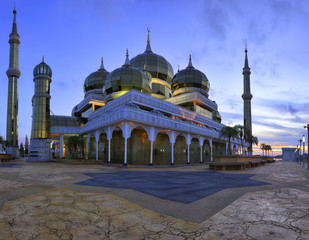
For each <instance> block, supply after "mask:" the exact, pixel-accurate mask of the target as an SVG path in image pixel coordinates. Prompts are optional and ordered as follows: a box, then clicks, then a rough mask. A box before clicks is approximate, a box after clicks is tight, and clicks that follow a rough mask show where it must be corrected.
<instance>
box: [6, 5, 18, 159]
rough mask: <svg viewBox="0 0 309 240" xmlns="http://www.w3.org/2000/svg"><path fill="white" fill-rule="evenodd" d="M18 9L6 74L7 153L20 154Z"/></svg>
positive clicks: (10, 41)
mask: <svg viewBox="0 0 309 240" xmlns="http://www.w3.org/2000/svg"><path fill="white" fill-rule="evenodd" d="M16 13H17V12H16V9H15V7H14V10H13V14H14V20H13V27H12V33H11V34H10V39H9V44H10V62H9V69H8V70H7V71H6V75H7V76H8V79H9V84H8V86H9V89H8V107H7V122H6V141H7V142H8V148H7V153H11V154H14V155H15V156H19V153H18V78H19V77H20V71H19V68H18V65H19V44H20V41H19V35H18V33H17V24H16Z"/></svg>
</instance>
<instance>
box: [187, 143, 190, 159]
mask: <svg viewBox="0 0 309 240" xmlns="http://www.w3.org/2000/svg"><path fill="white" fill-rule="evenodd" d="M187 146H188V162H187V164H190V144H187Z"/></svg>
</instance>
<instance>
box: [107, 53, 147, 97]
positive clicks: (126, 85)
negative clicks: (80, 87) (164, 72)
mask: <svg viewBox="0 0 309 240" xmlns="http://www.w3.org/2000/svg"><path fill="white" fill-rule="evenodd" d="M131 89H136V90H138V91H141V92H145V93H148V94H150V93H151V84H150V80H149V79H148V77H147V75H146V74H145V73H144V72H142V71H140V70H139V69H137V68H134V67H132V66H131V64H130V61H129V55H128V51H127V58H126V61H125V64H124V65H123V66H122V67H121V68H117V69H115V70H114V71H112V72H110V73H109V74H108V75H107V77H106V80H105V84H104V87H103V93H104V94H105V95H106V96H109V95H111V94H112V93H115V92H119V94H118V95H117V96H120V95H121V93H120V92H122V93H125V92H128V91H130V90H131ZM107 98H108V99H110V97H107ZM112 98H114V97H112Z"/></svg>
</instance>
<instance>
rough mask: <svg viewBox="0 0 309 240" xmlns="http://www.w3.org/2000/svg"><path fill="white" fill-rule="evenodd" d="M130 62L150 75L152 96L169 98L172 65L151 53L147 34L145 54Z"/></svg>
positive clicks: (172, 73) (172, 72) (172, 74)
mask: <svg viewBox="0 0 309 240" xmlns="http://www.w3.org/2000/svg"><path fill="white" fill-rule="evenodd" d="M130 62H131V65H132V66H133V67H135V68H138V69H139V70H141V71H143V70H146V71H147V72H149V73H150V74H151V77H152V80H151V84H152V95H153V96H155V97H159V98H168V97H170V94H171V82H172V79H173V76H174V71H173V68H172V65H171V64H170V63H169V62H168V61H167V60H166V59H165V58H164V57H162V56H160V55H158V54H155V53H153V52H152V50H151V47H150V40H149V32H148V40H147V46H146V50H145V52H144V53H142V54H139V55H137V56H136V57H134V58H132V59H131V60H130Z"/></svg>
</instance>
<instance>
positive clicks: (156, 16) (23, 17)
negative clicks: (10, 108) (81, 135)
mask: <svg viewBox="0 0 309 240" xmlns="http://www.w3.org/2000/svg"><path fill="white" fill-rule="evenodd" d="M14 2H15V5H16V10H17V29H18V33H19V35H20V41H21V44H20V51H19V57H20V61H19V64H20V66H19V68H20V71H21V77H20V78H19V142H24V139H25V136H26V135H28V137H29V138H30V131H31V121H32V120H31V114H32V106H31V98H32V96H33V94H34V82H33V73H32V71H33V68H34V67H35V66H36V65H37V64H39V63H40V62H41V60H42V56H44V58H45V62H46V63H47V64H48V65H49V66H50V67H51V68H52V71H53V76H52V83H51V111H52V112H53V113H54V114H56V115H70V114H71V111H72V108H73V107H74V106H75V105H76V104H78V103H79V102H80V101H81V100H82V99H83V97H84V92H83V83H84V80H85V78H86V77H87V76H88V75H89V74H90V73H92V72H94V71H96V70H97V69H98V68H99V67H100V60H101V57H103V58H104V66H105V68H106V69H107V70H108V71H112V70H114V69H116V68H118V67H120V66H121V65H123V63H124V61H125V53H126V49H127V48H128V50H129V55H130V58H132V57H134V56H136V55H138V54H140V53H143V52H144V51H145V47H146V41H147V28H149V29H150V31H151V32H150V41H151V47H152V50H153V52H155V53H157V54H159V55H162V56H163V57H165V59H166V60H168V61H169V62H170V63H171V64H172V66H173V69H174V73H175V72H177V69H178V65H179V66H180V69H183V68H185V67H186V66H187V65H188V58H189V54H191V55H192V63H193V66H194V67H195V68H196V69H199V70H200V71H202V72H204V73H205V74H206V76H207V78H208V80H209V82H210V91H209V98H210V99H212V100H215V101H216V103H217V104H218V110H219V112H220V114H221V117H222V123H223V124H226V125H230V126H234V125H236V124H243V100H242V98H241V95H242V93H243V76H242V68H243V66H244V57H245V55H244V54H245V53H244V49H245V44H246V43H247V48H248V59H249V66H250V68H251V93H252V95H253V99H252V101H251V106H252V122H253V123H252V125H253V126H252V128H253V135H254V136H257V137H258V139H259V143H265V144H268V145H271V146H272V148H273V150H274V155H275V154H281V148H282V147H286V146H290V147H296V145H297V143H298V142H297V140H298V139H300V138H301V137H302V135H304V134H305V135H306V138H307V130H306V129H304V125H306V124H307V123H309V111H308V109H309V94H308V93H309V85H308V84H307V83H308V76H309V68H308V62H309V48H308V43H309V27H308V22H309V1H306V0H303V1H300V0H299V1H298V0H295V1H292V0H289V1H286V0H271V1H270V0H259V1H256V0H204V1H202V0H194V1H191V0H190V1H189V0H156V1H152V0H143V1H142V0H113V1H111V0H109V1H107V0H91V1H89V0H51V1H42V0H27V1H22V0H15V1H13V0H2V1H1V2H0V53H1V54H0V83H1V85H0V86H1V87H0V135H1V136H4V137H5V136H6V113H7V94H8V79H7V76H6V70H7V69H8V64H9V44H8V40H9V34H10V33H11V30H12V22H13V13H12V11H13V8H14ZM306 142H307V139H306ZM258 149H259V147H256V148H255V153H257V152H258Z"/></svg>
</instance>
